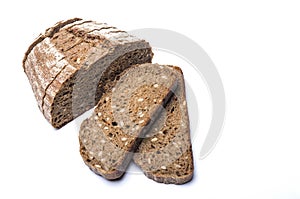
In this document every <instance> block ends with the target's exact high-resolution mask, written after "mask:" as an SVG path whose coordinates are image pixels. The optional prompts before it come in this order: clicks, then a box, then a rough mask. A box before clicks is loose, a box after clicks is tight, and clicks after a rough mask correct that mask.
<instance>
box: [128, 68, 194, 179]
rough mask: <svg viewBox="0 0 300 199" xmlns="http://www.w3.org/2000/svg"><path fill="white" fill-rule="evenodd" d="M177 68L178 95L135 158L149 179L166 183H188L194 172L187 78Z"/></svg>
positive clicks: (165, 110) (159, 119)
mask: <svg viewBox="0 0 300 199" xmlns="http://www.w3.org/2000/svg"><path fill="white" fill-rule="evenodd" d="M175 68H176V69H177V71H178V86H177V89H176V91H175V94H174V96H173V97H172V98H171V100H170V102H169V103H168V104H167V106H166V108H165V109H164V111H163V112H162V114H161V115H160V117H159V118H158V120H157V121H156V122H155V123H154V125H153V126H152V127H151V129H150V130H149V133H148V134H147V136H146V138H145V139H144V140H143V141H142V143H141V144H140V146H139V148H138V150H137V152H136V153H135V155H134V158H133V159H134V162H135V163H136V164H137V165H138V166H139V167H140V168H141V169H142V171H143V172H144V174H145V175H146V176H147V177H148V178H150V179H153V180H154V181H157V182H161V183H166V184H184V183H186V182H188V181H190V180H191V179H192V177H193V171H194V164H193V153H192V145H191V138H190V128H189V117H188V110H187V103H186V99H185V85H184V79H183V74H182V72H181V70H180V68H179V67H175Z"/></svg>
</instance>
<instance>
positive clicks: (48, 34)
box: [22, 18, 82, 70]
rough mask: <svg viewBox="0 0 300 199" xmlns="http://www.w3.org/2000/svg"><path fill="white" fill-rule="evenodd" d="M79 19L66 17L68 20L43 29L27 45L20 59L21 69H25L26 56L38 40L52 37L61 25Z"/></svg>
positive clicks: (78, 19)
mask: <svg viewBox="0 0 300 199" xmlns="http://www.w3.org/2000/svg"><path fill="white" fill-rule="evenodd" d="M80 20H82V19H80V18H72V19H68V20H65V21H60V22H58V23H56V24H55V25H54V26H53V27H51V28H48V29H47V30H46V31H45V33H44V34H41V35H40V36H38V38H36V39H35V41H34V42H33V43H32V44H31V45H30V46H29V47H28V49H27V51H26V53H25V55H24V58H23V61H22V65H23V69H24V70H25V62H26V59H27V56H28V55H29V53H30V52H31V51H32V49H33V48H34V47H35V46H36V45H37V44H39V43H40V42H42V41H43V40H44V39H45V38H47V37H52V36H53V35H54V34H55V33H57V32H58V31H59V30H60V29H61V28H62V27H64V26H66V25H68V24H71V23H74V22H75V21H80Z"/></svg>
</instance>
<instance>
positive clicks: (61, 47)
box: [23, 18, 153, 128]
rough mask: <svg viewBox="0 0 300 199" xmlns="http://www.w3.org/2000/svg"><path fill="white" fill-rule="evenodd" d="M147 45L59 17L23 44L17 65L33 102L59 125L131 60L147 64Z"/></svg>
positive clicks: (118, 32) (82, 108)
mask: <svg viewBox="0 0 300 199" xmlns="http://www.w3.org/2000/svg"><path fill="white" fill-rule="evenodd" d="M152 56H153V53H152V51H151V47H150V45H149V44H148V43H147V42H146V41H144V40H141V39H139V38H137V37H134V36H132V35H129V34H128V33H127V32H125V31H122V30H119V29H117V28H116V27H113V26H110V25H108V24H106V23H97V22H94V21H85V20H82V19H79V18H74V19H69V20H66V21H61V22H58V23H57V24H55V25H54V26H53V27H51V28H49V29H47V30H46V32H45V33H44V34H41V35H40V36H39V37H38V38H37V39H36V40H35V41H34V42H33V43H32V44H31V45H30V46H29V48H28V50H27V52H26V53H25V56H24V59H23V68H24V71H25V73H26V75H27V77H28V79H29V82H30V84H31V86H32V90H33V92H34V95H35V98H36V100H37V103H38V107H39V109H40V110H41V112H42V113H43V115H44V116H45V118H46V119H47V120H48V121H49V122H50V123H51V124H52V125H53V126H54V127H55V128H60V127H62V126H63V125H64V124H66V123H68V122H70V121H71V120H73V119H74V118H75V117H77V116H79V115H81V114H82V113H84V112H85V111H87V110H89V109H90V108H92V107H94V106H95V105H96V104H97V102H98V101H99V99H100V97H101V96H102V94H103V93H104V92H105V91H106V90H107V89H109V88H111V87H112V84H113V82H114V81H115V79H117V78H119V77H118V75H119V74H120V73H121V72H122V71H123V70H124V69H126V68H128V67H129V66H131V65H133V64H141V63H150V62H151V59H152Z"/></svg>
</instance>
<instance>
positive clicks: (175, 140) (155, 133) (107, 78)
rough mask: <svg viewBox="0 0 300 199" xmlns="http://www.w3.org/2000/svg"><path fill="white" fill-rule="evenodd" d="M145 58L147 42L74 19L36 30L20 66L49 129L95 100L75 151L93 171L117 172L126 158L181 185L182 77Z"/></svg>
mask: <svg viewBox="0 0 300 199" xmlns="http://www.w3.org/2000/svg"><path fill="white" fill-rule="evenodd" d="M152 57H153V53H152V50H151V47H150V45H149V43H148V42H146V41H144V40H142V39H139V38H137V37H134V36H132V35H129V34H128V33H126V32H125V31H122V30H119V29H117V28H116V27H113V26H109V25H107V24H105V23H97V22H94V21H85V20H82V19H79V18H74V19H70V20H66V21H61V22H58V23H57V24H56V25H54V26H53V27H51V28H49V29H47V30H46V32H45V33H44V34H41V35H40V36H39V37H38V38H37V39H36V40H35V41H34V42H33V43H32V45H30V46H29V48H28V50H27V52H26V53H25V57H24V60H23V68H24V71H25V73H26V75H27V77H28V79H29V82H30V84H31V86H32V90H33V92H34V95H35V97H36V100H37V102H38V107H39V109H40V110H41V112H42V113H43V115H44V117H45V118H46V119H47V120H48V121H49V122H50V123H51V124H52V125H53V126H54V127H55V128H60V127H62V126H63V125H65V124H66V123H68V122H70V121H72V120H73V119H74V118H76V117H77V116H79V115H81V114H82V113H84V112H85V111H87V110H89V109H91V108H93V107H94V106H95V105H96V107H95V109H94V111H93V113H92V115H91V116H90V117H89V118H88V119H86V120H84V121H83V123H82V124H81V127H80V132H79V143H80V154H81V156H82V158H83V160H84V162H85V164H86V165H87V166H88V167H89V168H90V169H91V170H92V171H94V172H95V173H96V174H99V175H101V176H103V177H105V178H106V179H109V180H113V179H118V178H120V177H121V176H123V174H124V173H125V171H126V169H127V167H128V165H129V163H130V162H131V161H134V162H135V164H136V165H138V166H139V167H140V169H141V170H142V171H143V172H144V174H145V175H146V176H147V177H149V178H151V179H153V180H154V181H157V182H162V183H167V184H169V183H172V184H183V183H186V182H188V181H190V180H191V179H192V176H193V171H194V164H193V154H192V146H191V138H190V128H189V117H188V110H187V102H186V96H185V83H184V77H183V73H182V71H181V69H180V68H179V67H177V66H171V65H159V64H151V63H150V62H151V60H152Z"/></svg>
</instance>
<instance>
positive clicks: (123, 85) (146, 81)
mask: <svg viewBox="0 0 300 199" xmlns="http://www.w3.org/2000/svg"><path fill="white" fill-rule="evenodd" d="M177 80H178V70H177V69H176V68H174V67H170V66H162V65H158V64H142V65H136V66H133V67H131V68H129V69H126V70H125V71H124V72H123V73H122V74H121V75H120V78H119V80H118V81H116V83H115V86H114V87H113V88H112V89H111V90H110V91H108V92H107V93H105V94H104V95H103V96H102V97H101V98H100V101H99V103H98V105H97V107H96V108H95V110H94V113H93V114H92V116H91V117H90V118H88V119H86V120H85V121H83V123H82V125H81V128H80V132H79V142H80V154H81V156H82V158H83V160H84V162H85V164H86V165H87V166H88V167H90V169H91V170H92V171H94V172H95V173H97V174H99V175H101V176H103V177H105V178H107V179H117V178H120V177H121V176H122V175H123V174H124V172H125V170H126V168H127V166H128V164H129V162H130V161H131V159H132V156H133V153H134V152H135V150H136V149H137V147H138V146H139V144H140V142H141V140H142V139H143V137H144V136H145V134H146V133H147V132H148V130H149V128H150V127H151V126H152V124H153V123H154V121H155V119H156V118H158V115H159V114H160V112H161V110H162V109H163V107H164V106H165V105H166V104H167V101H168V100H169V99H170V97H171V96H172V95H173V93H174V91H175V89H176V87H177Z"/></svg>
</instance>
